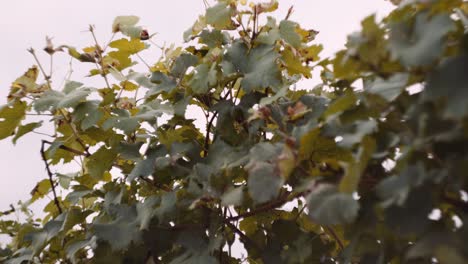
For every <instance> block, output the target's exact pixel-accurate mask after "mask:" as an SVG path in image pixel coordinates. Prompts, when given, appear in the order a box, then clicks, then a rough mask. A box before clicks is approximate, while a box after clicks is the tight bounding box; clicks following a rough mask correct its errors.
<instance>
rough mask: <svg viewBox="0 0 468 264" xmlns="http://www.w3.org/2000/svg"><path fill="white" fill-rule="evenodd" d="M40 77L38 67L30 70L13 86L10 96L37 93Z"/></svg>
mask: <svg viewBox="0 0 468 264" xmlns="http://www.w3.org/2000/svg"><path fill="white" fill-rule="evenodd" d="M38 76H39V69H38V68H37V67H36V66H33V67H31V68H29V69H28V70H27V71H26V72H25V73H24V74H23V75H22V76H21V77H19V78H18V79H16V80H15V81H14V82H13V83H12V84H11V91H10V94H15V93H17V92H18V91H21V92H26V93H30V92H34V91H36V87H37V84H36V80H37V77H38Z"/></svg>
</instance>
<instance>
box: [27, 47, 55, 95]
mask: <svg viewBox="0 0 468 264" xmlns="http://www.w3.org/2000/svg"><path fill="white" fill-rule="evenodd" d="M28 52H29V53H31V54H32V55H33V57H34V60H35V61H36V63H37V65H38V66H39V69H40V70H41V72H42V75H44V79H45V80H46V82H47V85H48V86H49V89H52V83H51V82H50V78H51V76H49V75H47V73H46V72H45V70H44V67H42V64H41V62H40V61H39V58H38V57H37V55H36V51H35V50H34V49H33V48H29V49H28Z"/></svg>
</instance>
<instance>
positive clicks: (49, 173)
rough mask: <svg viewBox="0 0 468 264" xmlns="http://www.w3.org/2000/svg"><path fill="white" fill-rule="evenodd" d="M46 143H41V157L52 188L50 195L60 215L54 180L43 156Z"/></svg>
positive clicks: (60, 208)
mask: <svg viewBox="0 0 468 264" xmlns="http://www.w3.org/2000/svg"><path fill="white" fill-rule="evenodd" d="M47 143H48V142H47V141H45V140H43V141H42V144H41V157H42V160H43V161H44V163H45V167H46V170H47V174H48V175H49V182H50V186H51V188H52V194H53V195H54V203H55V206H56V207H57V209H58V211H59V213H60V214H61V213H62V207H60V202H59V200H58V198H57V192H56V191H55V184H54V180H53V179H52V175H53V174H52V171H51V170H50V167H49V163H48V162H47V157H46V154H45V149H44V146H45V144H47Z"/></svg>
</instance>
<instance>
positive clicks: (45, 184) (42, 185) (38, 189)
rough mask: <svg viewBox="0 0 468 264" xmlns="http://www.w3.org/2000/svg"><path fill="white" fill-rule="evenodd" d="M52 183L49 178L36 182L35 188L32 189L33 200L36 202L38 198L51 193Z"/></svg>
mask: <svg viewBox="0 0 468 264" xmlns="http://www.w3.org/2000/svg"><path fill="white" fill-rule="evenodd" d="M51 187H52V185H50V181H49V179H44V180H42V181H40V182H38V183H37V184H36V186H35V187H34V189H33V190H32V191H31V196H32V197H31V201H32V202H34V201H36V200H37V199H40V198H42V197H44V196H45V195H46V194H47V193H49V191H50V189H51Z"/></svg>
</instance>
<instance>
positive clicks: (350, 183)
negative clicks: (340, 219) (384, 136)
mask: <svg viewBox="0 0 468 264" xmlns="http://www.w3.org/2000/svg"><path fill="white" fill-rule="evenodd" d="M375 149H376V142H375V140H374V139H373V138H371V137H369V136H366V137H364V138H363V139H362V142H361V146H360V148H359V152H358V154H357V158H356V161H355V162H353V163H351V164H348V165H347V166H346V167H345V175H344V176H343V178H342V180H341V181H340V185H339V190H340V192H344V193H348V194H353V193H354V192H355V191H357V189H358V186H359V182H360V180H361V176H362V174H363V173H364V171H365V169H366V167H367V164H368V162H369V160H370V159H371V156H372V154H373V153H374V151H375Z"/></svg>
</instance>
